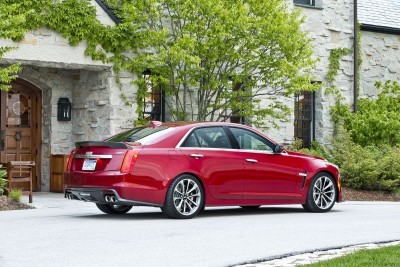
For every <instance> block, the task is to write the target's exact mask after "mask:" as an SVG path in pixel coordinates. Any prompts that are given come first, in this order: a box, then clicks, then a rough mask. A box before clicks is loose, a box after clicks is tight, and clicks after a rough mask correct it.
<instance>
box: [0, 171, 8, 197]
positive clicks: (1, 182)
mask: <svg viewBox="0 0 400 267" xmlns="http://www.w3.org/2000/svg"><path fill="white" fill-rule="evenodd" d="M1 167H2V165H0V196H2V195H4V194H5V193H6V192H7V179H5V178H4V176H6V174H7V172H6V171H5V170H2V169H1Z"/></svg>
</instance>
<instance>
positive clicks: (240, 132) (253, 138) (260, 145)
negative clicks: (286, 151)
mask: <svg viewBox="0 0 400 267" xmlns="http://www.w3.org/2000/svg"><path fill="white" fill-rule="evenodd" d="M229 129H230V130H231V132H232V134H233V136H234V137H235V139H236V141H237V142H238V144H239V148H240V149H244V150H259V151H265V152H273V149H272V147H273V144H272V143H271V142H270V141H268V140H267V139H265V138H263V137H262V136H259V135H258V134H256V133H254V132H252V131H249V130H246V129H242V128H236V127H231V128H229Z"/></svg>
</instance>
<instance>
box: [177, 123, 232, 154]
mask: <svg viewBox="0 0 400 267" xmlns="http://www.w3.org/2000/svg"><path fill="white" fill-rule="evenodd" d="M182 147H208V148H228V149H229V148H232V144H231V142H230V141H229V138H228V136H227V135H226V133H225V131H224V129H223V128H222V127H204V128H198V129H195V130H194V131H193V132H192V133H191V134H190V135H189V136H188V138H187V139H186V140H185V142H184V143H183V144H182Z"/></svg>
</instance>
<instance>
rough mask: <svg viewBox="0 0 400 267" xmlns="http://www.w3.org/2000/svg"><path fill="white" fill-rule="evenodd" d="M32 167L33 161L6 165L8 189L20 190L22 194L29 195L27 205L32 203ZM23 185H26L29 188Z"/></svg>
mask: <svg viewBox="0 0 400 267" xmlns="http://www.w3.org/2000/svg"><path fill="white" fill-rule="evenodd" d="M34 167H35V162H34V161H9V162H8V163H7V179H8V189H9V190H11V189H15V188H17V189H21V190H22V194H24V195H29V203H32V177H33V174H32V170H33V168H34ZM23 183H25V184H26V183H28V184H29V186H26V185H24V184H23ZM18 184H19V186H18Z"/></svg>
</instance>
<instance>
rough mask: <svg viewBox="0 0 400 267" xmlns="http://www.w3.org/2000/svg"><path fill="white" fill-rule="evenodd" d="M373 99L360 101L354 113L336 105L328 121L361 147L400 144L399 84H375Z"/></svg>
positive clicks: (388, 82)
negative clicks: (339, 127)
mask: <svg viewBox="0 0 400 267" xmlns="http://www.w3.org/2000/svg"><path fill="white" fill-rule="evenodd" d="M375 87H376V88H377V90H378V91H381V93H380V94H378V97H377V99H371V98H362V99H359V102H358V110H357V112H356V113H352V112H350V111H349V109H348V108H347V106H345V105H343V104H342V103H340V102H339V103H338V104H337V105H336V106H334V107H333V108H332V110H331V115H332V119H333V120H334V122H335V123H336V124H337V123H339V121H342V122H343V123H344V128H345V129H346V130H347V131H348V132H349V133H350V135H351V138H352V139H353V141H354V142H355V143H357V144H360V145H362V146H372V145H374V146H383V145H390V146H396V145H400V85H399V84H398V83H397V82H394V81H387V82H386V83H384V84H382V83H379V82H377V83H375Z"/></svg>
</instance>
